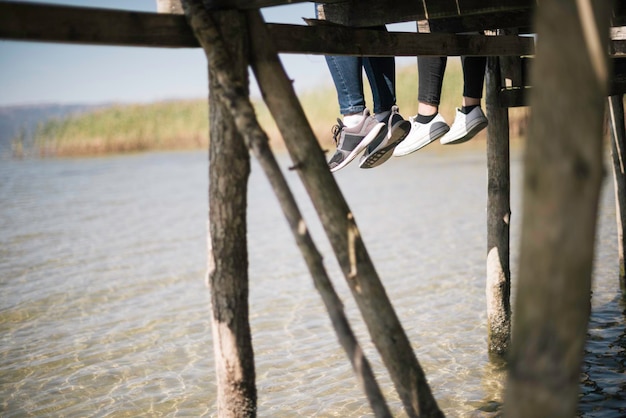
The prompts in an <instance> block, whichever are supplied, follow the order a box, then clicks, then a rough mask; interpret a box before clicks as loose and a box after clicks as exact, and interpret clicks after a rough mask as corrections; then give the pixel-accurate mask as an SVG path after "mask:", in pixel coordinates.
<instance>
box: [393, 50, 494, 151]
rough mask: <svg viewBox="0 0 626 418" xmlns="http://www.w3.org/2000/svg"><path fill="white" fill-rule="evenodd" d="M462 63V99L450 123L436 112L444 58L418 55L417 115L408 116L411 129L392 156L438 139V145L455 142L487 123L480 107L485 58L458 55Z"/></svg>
mask: <svg viewBox="0 0 626 418" xmlns="http://www.w3.org/2000/svg"><path fill="white" fill-rule="evenodd" d="M461 60H462V64H463V99H462V104H461V107H460V108H457V111H456V115H455V117H454V123H453V124H452V126H451V127H450V126H448V124H447V123H446V121H445V120H444V118H443V117H442V116H441V115H440V114H439V103H440V100H441V88H442V86H443V76H444V73H445V70H446V64H447V62H448V59H447V57H419V58H418V59H417V66H418V73H419V87H418V88H419V91H418V97H417V99H418V108H417V115H415V116H413V117H411V118H409V119H410V121H411V132H410V133H409V135H408V136H407V137H406V139H405V140H404V142H403V143H401V144H399V145H398V146H397V148H396V149H395V150H394V152H393V155H395V156H397V157H401V156H404V155H408V154H410V153H412V152H415V151H417V150H419V149H421V148H423V147H425V146H426V145H428V144H430V143H432V142H434V141H436V140H437V139H440V141H441V143H442V144H459V143H462V142H465V141H468V140H470V139H471V138H473V137H474V135H476V134H477V133H478V132H480V131H481V130H483V129H484V128H485V127H486V126H487V118H486V117H485V114H484V113H483V111H482V109H481V108H480V101H481V98H482V95H483V85H484V80H485V65H486V63H487V60H486V58H485V57H461Z"/></svg>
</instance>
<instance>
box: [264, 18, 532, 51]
mask: <svg viewBox="0 0 626 418" xmlns="http://www.w3.org/2000/svg"><path fill="white" fill-rule="evenodd" d="M268 28H269V31H270V33H271V35H272V38H273V39H274V41H275V42H276V47H277V48H278V50H279V51H281V52H294V53H307V54H332V55H363V56H406V57H414V56H417V55H420V56H442V55H448V56H455V55H467V56H494V55H532V54H533V53H534V41H533V39H532V38H528V37H518V36H483V35H455V34H446V33H409V32H384V31H376V30H367V29H352V28H347V27H343V26H337V25H331V26H310V27H306V26H294V25H279V24H274V25H268Z"/></svg>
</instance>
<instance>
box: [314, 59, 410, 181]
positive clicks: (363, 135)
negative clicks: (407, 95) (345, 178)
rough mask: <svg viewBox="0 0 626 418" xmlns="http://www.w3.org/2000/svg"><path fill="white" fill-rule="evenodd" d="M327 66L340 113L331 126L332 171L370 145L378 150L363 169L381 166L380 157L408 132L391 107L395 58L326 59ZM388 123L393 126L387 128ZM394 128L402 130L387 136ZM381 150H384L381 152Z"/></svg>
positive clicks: (393, 90) (394, 98)
mask: <svg viewBox="0 0 626 418" xmlns="http://www.w3.org/2000/svg"><path fill="white" fill-rule="evenodd" d="M326 63H327V65H328V68H329V70H330V73H331V76H332V79H333V82H334V84H335V89H336V91H337V100H338V103H339V111H340V113H341V114H342V115H343V120H340V119H338V120H337V122H338V124H337V125H335V126H334V127H333V139H334V140H335V143H336V144H337V151H336V152H335V154H334V155H333V156H332V157H331V159H330V160H329V162H328V164H329V166H330V168H331V171H337V170H339V169H341V168H343V167H345V166H346V165H347V164H348V163H349V162H350V161H352V160H353V159H354V158H355V157H356V156H357V155H358V154H359V153H361V152H362V151H363V150H364V149H365V148H366V147H367V146H368V145H369V144H370V143H375V144H376V146H377V147H376V148H373V149H372V150H371V152H372V153H374V152H376V155H375V156H372V157H371V158H370V159H369V160H368V161H367V162H365V163H363V165H362V167H364V168H370V167H374V166H376V165H379V164H381V163H382V162H383V161H384V160H381V158H380V156H381V154H382V153H386V152H387V151H386V150H387V147H388V146H390V144H392V143H393V144H395V143H397V142H399V141H401V140H402V139H404V137H405V136H406V134H407V133H408V131H409V125H408V124H404V125H403V124H402V123H401V122H406V121H404V119H402V117H401V116H400V115H399V114H398V113H397V108H395V107H394V106H395V103H396V95H395V59H394V58H393V57H365V58H361V57H351V56H327V57H326ZM363 69H365V73H366V75H367V78H368V80H369V83H370V87H371V89H372V98H373V102H374V103H373V105H374V108H373V109H374V112H375V116H372V115H370V112H369V110H368V109H367V107H366V103H365V97H364V94H363V75H362V71H363ZM394 109H396V110H395V112H394V111H393V110H394ZM389 121H392V122H393V123H392V124H391V125H389ZM388 125H389V126H388ZM394 127H397V128H400V127H402V128H403V129H396V131H394V135H391V134H390V135H387V133H389V132H391V129H392V128H394ZM382 148H385V150H383V151H381V149H382ZM368 154H369V153H368ZM375 163H377V164H375ZM374 164H375V165H374Z"/></svg>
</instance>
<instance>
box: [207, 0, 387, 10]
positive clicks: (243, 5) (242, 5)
mask: <svg viewBox="0 0 626 418" xmlns="http://www.w3.org/2000/svg"><path fill="white" fill-rule="evenodd" d="M344 1H345V0H324V3H342V2H344ZM295 3H313V2H312V1H311V0H204V3H203V4H204V6H205V7H206V8H207V9H208V10H224V9H239V10H254V9H261V8H263V7H272V6H284V5H287V4H295ZM389 3H391V2H389ZM311 7H313V5H311Z"/></svg>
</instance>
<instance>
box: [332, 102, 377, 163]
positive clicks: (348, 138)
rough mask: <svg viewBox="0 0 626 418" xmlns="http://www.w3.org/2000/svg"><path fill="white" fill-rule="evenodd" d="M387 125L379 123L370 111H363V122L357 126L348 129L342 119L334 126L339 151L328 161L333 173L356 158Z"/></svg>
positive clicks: (334, 138) (334, 137)
mask: <svg viewBox="0 0 626 418" xmlns="http://www.w3.org/2000/svg"><path fill="white" fill-rule="evenodd" d="M384 125H385V124H384V123H383V122H378V121H377V120H376V118H374V117H373V116H372V115H370V111H369V110H367V109H365V110H364V111H363V120H362V121H361V122H360V123H359V124H358V125H356V126H353V127H350V128H348V127H347V126H345V125H344V124H343V122H342V121H341V119H337V125H335V126H333V129H332V132H333V140H334V141H335V144H336V145H337V151H335V154H334V155H333V156H332V157H331V159H330V160H329V161H328V167H329V168H330V171H331V172H335V171H337V170H341V169H342V168H344V167H345V166H346V165H348V164H349V163H350V162H351V161H352V160H354V159H355V158H356V156H357V155H359V154H360V153H361V152H362V151H363V150H364V149H365V148H366V147H367V146H368V145H369V144H370V142H372V141H373V140H374V139H375V138H376V136H377V135H378V133H379V131H380V130H381V128H382V127H383V126H384Z"/></svg>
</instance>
